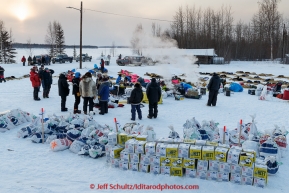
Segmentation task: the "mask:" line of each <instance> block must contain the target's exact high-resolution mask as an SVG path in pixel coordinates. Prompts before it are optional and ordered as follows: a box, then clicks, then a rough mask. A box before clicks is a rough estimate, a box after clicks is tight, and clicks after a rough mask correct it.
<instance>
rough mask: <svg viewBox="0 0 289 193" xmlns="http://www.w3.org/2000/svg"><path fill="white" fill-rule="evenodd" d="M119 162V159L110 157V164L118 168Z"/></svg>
mask: <svg viewBox="0 0 289 193" xmlns="http://www.w3.org/2000/svg"><path fill="white" fill-rule="evenodd" d="M119 162H120V159H113V158H111V159H110V163H111V166H112V167H114V168H119Z"/></svg>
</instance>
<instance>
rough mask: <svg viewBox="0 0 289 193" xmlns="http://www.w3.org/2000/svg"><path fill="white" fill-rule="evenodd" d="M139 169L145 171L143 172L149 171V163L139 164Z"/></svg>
mask: <svg viewBox="0 0 289 193" xmlns="http://www.w3.org/2000/svg"><path fill="white" fill-rule="evenodd" d="M139 171H140V172H145V173H149V171H150V165H149V164H142V163H140V164H139Z"/></svg>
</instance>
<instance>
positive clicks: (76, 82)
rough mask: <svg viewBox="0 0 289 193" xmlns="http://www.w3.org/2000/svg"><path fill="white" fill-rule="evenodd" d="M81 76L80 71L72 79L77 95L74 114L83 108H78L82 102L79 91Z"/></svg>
mask: <svg viewBox="0 0 289 193" xmlns="http://www.w3.org/2000/svg"><path fill="white" fill-rule="evenodd" d="M80 76H81V74H80V73H79V72H76V73H75V74H74V78H73V79H72V84H73V89H72V94H73V95H74V97H75V101H74V111H73V113H74V114H76V113H81V110H78V105H79V103H80V92H79V83H80Z"/></svg>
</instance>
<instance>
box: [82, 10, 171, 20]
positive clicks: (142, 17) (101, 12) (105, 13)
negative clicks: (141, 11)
mask: <svg viewBox="0 0 289 193" xmlns="http://www.w3.org/2000/svg"><path fill="white" fill-rule="evenodd" d="M83 10H88V11H93V12H98V13H104V14H109V15H117V16H123V17H131V18H139V19H147V20H154V21H164V22H173V21H170V20H165V19H154V18H148V17H139V16H132V15H123V14H117V13H110V12H105V11H98V10H93V9H83Z"/></svg>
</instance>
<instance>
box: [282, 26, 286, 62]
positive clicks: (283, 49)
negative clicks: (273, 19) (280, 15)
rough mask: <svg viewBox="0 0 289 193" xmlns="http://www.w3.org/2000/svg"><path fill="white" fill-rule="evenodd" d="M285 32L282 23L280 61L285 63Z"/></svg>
mask: <svg viewBox="0 0 289 193" xmlns="http://www.w3.org/2000/svg"><path fill="white" fill-rule="evenodd" d="M285 34H286V31H285V24H284V27H283V42H282V63H283V64H285V48H284V46H285Z"/></svg>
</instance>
